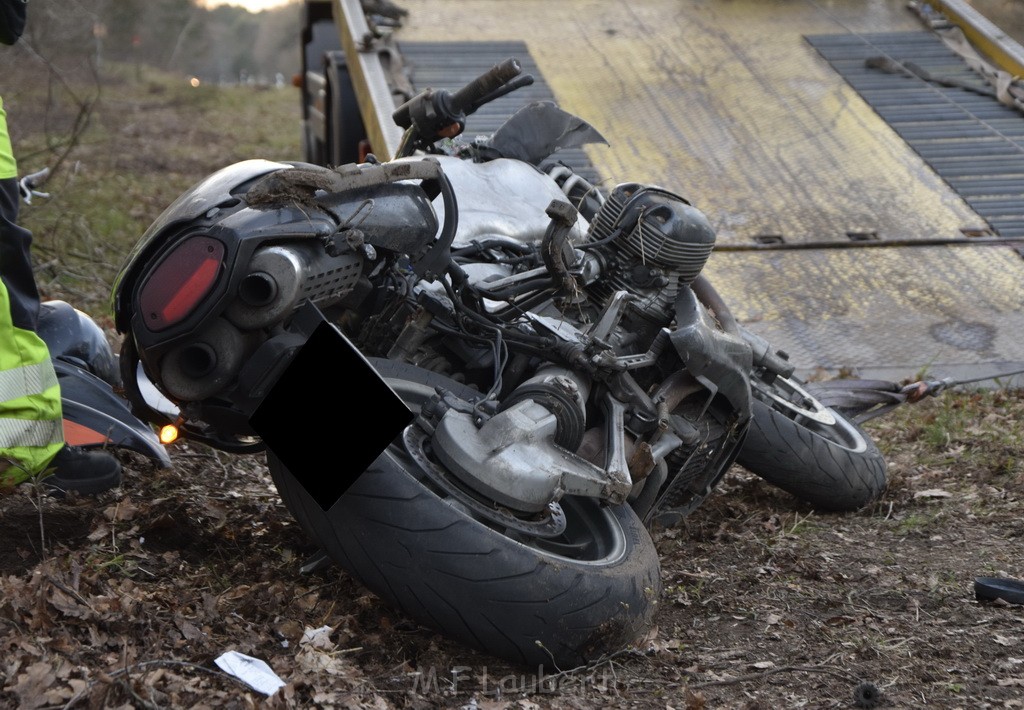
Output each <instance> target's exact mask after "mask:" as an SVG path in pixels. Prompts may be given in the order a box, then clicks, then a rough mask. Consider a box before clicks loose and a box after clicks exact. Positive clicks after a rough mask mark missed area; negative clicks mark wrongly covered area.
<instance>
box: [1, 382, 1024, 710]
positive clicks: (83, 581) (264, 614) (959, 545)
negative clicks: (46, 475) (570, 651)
mask: <svg viewBox="0 0 1024 710" xmlns="http://www.w3.org/2000/svg"><path fill="white" fill-rule="evenodd" d="M1022 415H1024V393H1019V392H1010V393H1001V394H999V395H997V396H992V395H985V396H970V395H947V396H946V397H945V398H943V400H941V401H929V402H926V403H923V404H920V405H916V406H915V408H913V409H908V410H907V411H906V412H901V413H899V414H898V415H893V416H891V417H890V418H889V419H887V420H886V421H885V422H883V423H880V424H878V425H876V426H872V432H873V433H874V434H875V435H876V437H877V438H878V440H879V441H880V442H881V445H882V447H883V449H884V450H885V451H886V452H887V453H888V456H889V459H890V477H891V485H890V488H889V490H888V492H887V493H886V494H885V496H884V497H883V498H882V499H881V500H880V501H878V502H877V503H876V504H874V505H872V506H871V507H870V508H869V509H867V510H864V511H861V512H858V513H855V514H844V515H833V514H819V513H815V512H813V511H812V510H810V509H808V508H806V507H805V506H803V505H802V504H800V503H798V502H796V501H794V500H793V499H792V498H790V497H788V496H787V495H786V494H783V493H781V492H778V491H777V490H776V489H773V488H771V487H769V486H767V485H766V484H764V483H763V482H762V481H760V479H757V478H755V477H753V476H751V475H750V474H748V473H746V472H745V471H743V470H742V469H739V468H736V469H734V470H733V471H732V472H730V474H729V475H728V477H727V478H726V480H725V482H724V484H723V485H722V487H721V488H720V490H719V491H718V493H717V494H716V495H714V496H713V497H712V498H711V499H710V501H709V502H708V503H707V504H706V505H705V506H704V507H703V508H702V509H700V510H698V511H697V512H696V513H694V514H693V515H692V516H691V517H690V518H689V519H688V521H687V522H686V523H685V524H684V525H682V526H681V527H678V528H675V529H672V530H660V531H655V533H654V536H655V539H656V541H657V545H658V548H659V550H660V552H661V561H662V571H663V577H664V587H665V588H664V592H663V595H662V598H661V608H660V611H659V613H658V617H657V629H656V631H654V632H652V633H651V634H650V635H649V636H648V637H647V638H644V639H640V640H638V642H637V643H636V644H635V645H634V646H632V647H629V648H625V649H623V650H622V652H621V653H619V654H617V655H615V656H613V657H611V658H608V659H604V660H602V661H600V662H596V663H594V664H593V665H592V666H590V667H587V668H578V669H564V670H563V672H562V673H551V672H549V673H547V674H540V675H538V673H537V670H536V669H525V668H519V667H510V666H507V665H505V664H503V663H501V662H498V661H496V660H495V659H493V658H490V657H487V656H485V655H481V654H478V653H475V652H472V651H469V650H467V649H465V648H463V647H460V646H459V645H458V644H456V643H453V642H451V641H449V640H447V639H446V638H444V637H443V636H440V635H438V634H435V633H433V632H431V631H429V630H426V629H423V628H421V627H419V626H417V625H416V624H414V623H412V622H410V621H409V620H407V619H406V618H403V616H402V615H401V614H400V613H396V612H395V611H393V610H391V609H389V608H387V607H384V606H382V605H381V603H380V602H379V601H378V600H377V599H376V598H375V597H373V596H372V595H371V594H370V593H368V592H366V591H365V590H364V589H363V588H362V587H361V586H360V585H359V584H358V583H356V582H354V581H353V580H352V579H350V578H349V577H348V576H346V574H345V573H344V572H342V571H341V570H339V569H338V568H329V569H325V570H321V571H318V572H314V573H311V574H307V575H303V574H301V573H300V566H301V565H302V563H303V562H304V561H305V560H306V559H307V558H308V557H309V556H310V555H311V554H312V553H314V552H315V548H313V547H312V546H311V545H310V544H309V542H308V541H307V539H306V538H305V537H304V535H303V533H302V532H301V531H300V530H299V529H298V527H297V525H296V524H294V523H293V522H292V520H291V518H290V516H289V514H288V513H287V511H286V510H285V509H284V508H283V506H282V504H281V503H280V501H279V499H278V496H277V494H276V492H275V490H274V488H273V486H272V484H271V483H270V481H269V477H268V475H267V473H266V470H265V467H264V465H263V461H262V459H261V457H260V456H258V455H252V456H234V457H231V456H227V455H225V454H220V453H217V452H214V451H211V450H207V449H205V448H202V447H196V446H194V445H187V444H186V445H178V446H177V447H176V448H175V449H174V457H173V458H174V466H173V468H171V469H166V470H164V469H156V468H154V467H152V466H150V465H149V463H148V461H147V460H145V459H141V458H136V457H135V456H134V455H130V456H125V457H124V459H123V460H124V461H125V464H126V471H127V477H126V482H125V484H124V485H123V486H122V487H121V488H120V489H119V490H116V491H112V492H109V493H106V494H104V495H103V496H101V497H100V498H98V499H94V498H85V499H80V500H71V499H65V500H57V499H53V498H49V497H45V496H40V495H39V494H38V491H35V490H33V489H32V488H31V487H30V486H23V487H21V488H20V489H18V490H17V492H16V493H15V494H13V495H9V496H7V497H5V498H3V499H2V500H0V535H2V536H3V538H4V539H5V540H6V541H7V544H6V545H5V546H4V548H3V550H2V551H0V628H2V634H0V644H2V645H0V649H2V652H3V655H2V658H3V660H2V662H0V687H2V688H3V691H2V693H0V705H3V706H6V707H12V708H13V707H19V708H39V707H89V708H102V707H146V708H152V707H252V706H254V705H261V706H269V707H314V706H315V707H365V708H435V707H436V708H455V707H469V708H472V707H476V708H589V707H622V708H626V707H643V708H663V707H664V708H668V707H673V708H718V707H724V708H748V709H753V708H779V707H787V708H790V707H792V708H796V707H810V708H848V707H875V706H879V707H900V708H910V707H950V708H952V707H963V708H985V707H1005V708H1013V707H1024V700H1022V697H1024V614H1022V612H1021V608H1022V607H1020V606H1013V605H1009V604H1005V603H994V604H993V603H980V602H978V601H977V600H976V599H975V596H974V592H973V581H974V579H975V577H978V576H1013V575H1019V574H1021V573H1022V565H1021V555H1020V549H1019V540H1020V535H1021V533H1022V531H1024V524H1022V519H1021V506H1022V504H1021V494H1022V480H1024V479H1022V474H1024V470H1022V466H1021V463H1020V460H1019V454H1018V452H1017V451H1016V450H1013V449H1009V448H1006V449H1002V450H1001V449H1000V447H1001V446H1002V444H1001V442H1002V441H1003V437H1004V431H1005V429H1006V427H1012V426H1015V423H1016V422H1018V421H1020V418H1021V416H1022ZM954 420H956V421H959V422H960V423H961V424H963V426H961V425H959V424H956V423H950V422H953V421H954ZM937 427H938V428H937ZM942 427H947V428H948V429H947V430H948V431H949V432H950V436H949V437H948V439H946V440H942V439H941V437H938V439H937V440H935V441H932V440H931V437H933V436H934V435H935V433H936V432H937V431H939V428H942ZM325 627H326V628H325ZM318 629H320V630H321V631H320V632H319V633H314V631H315V630H318ZM304 635H305V636H306V638H305V640H304ZM228 650H236V651H239V652H241V653H244V654H247V655H250V656H253V657H256V658H259V659H262V660H264V661H265V662H267V663H268V664H269V665H270V666H271V668H272V669H273V670H274V671H275V672H276V673H277V675H278V676H279V677H280V678H281V679H283V680H284V681H285V682H286V683H287V685H286V686H285V687H284V688H283V689H282V690H280V691H278V693H277V694H276V695H275V696H273V697H272V698H270V699H269V700H268V699H266V696H264V695H262V694H260V693H258V692H256V691H254V690H252V689H250V688H248V687H246V686H244V685H242V684H241V683H239V682H237V681H236V680H234V679H232V678H231V677H229V676H227V675H225V674H224V673H222V672H221V671H220V670H218V668H217V667H216V666H215V665H214V664H213V659H214V658H216V657H217V656H220V655H221V654H222V653H224V652H225V651H228ZM857 700H859V704H857V702H856V701H857Z"/></svg>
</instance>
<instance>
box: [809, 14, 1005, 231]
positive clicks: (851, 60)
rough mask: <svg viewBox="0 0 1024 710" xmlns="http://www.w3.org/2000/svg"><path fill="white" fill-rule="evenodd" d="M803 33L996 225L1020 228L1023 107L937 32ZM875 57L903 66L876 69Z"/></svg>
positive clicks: (910, 143) (972, 204)
mask: <svg viewBox="0 0 1024 710" xmlns="http://www.w3.org/2000/svg"><path fill="white" fill-rule="evenodd" d="M807 41H808V42H809V43H810V44H811V46H812V47H814V48H815V49H816V50H818V52H820V53H821V55H822V57H824V58H825V59H826V60H827V61H828V62H829V64H831V65H832V67H833V68H834V69H835V70H836V71H837V72H838V73H839V74H840V75H841V76H842V77H843V78H844V79H845V80H846V81H847V82H848V83H849V84H850V86H851V87H853V88H854V89H855V90H856V91H857V93H858V94H860V95H861V97H863V99H864V100H865V101H866V102H867V103H868V104H869V105H870V106H871V107H872V108H873V109H874V110H875V111H876V112H877V113H878V115H879V116H881V117H882V119H884V120H885V122H886V123H888V124H889V125H890V126H891V127H892V128H893V130H895V131H896V133H898V134H899V135H900V136H901V137H903V139H904V140H906V141H907V143H908V144H909V145H910V147H911V148H913V149H914V150H915V151H916V152H917V153H918V154H919V155H920V156H921V157H922V158H923V159H924V161H925V162H926V163H928V165H930V166H931V167H932V169H934V170H935V172H936V173H938V175H939V176H940V177H942V179H943V180H945V181H946V182H947V183H949V185H950V186H951V187H952V188H953V189H954V190H955V191H956V192H957V193H958V194H959V195H961V196H962V197H963V198H964V199H965V200H966V202H967V204H969V205H970V206H971V207H972V208H973V209H974V211H975V212H977V213H978V214H979V215H980V216H981V217H982V218H984V219H985V221H986V222H987V223H988V224H989V226H990V227H991V228H992V229H993V231H994V233H996V234H999V235H1001V236H1006V237H1020V236H1024V114H1022V113H1021V112H1020V111H1017V110H1015V109H1013V108H1010V107H1009V106H1005V105H1004V104H1002V103H1000V102H999V101H998V100H997V99H996V98H995V96H994V93H993V88H992V87H991V86H990V85H989V84H987V83H986V82H985V81H984V80H983V79H982V78H981V77H980V76H979V75H978V74H977V73H976V72H974V71H972V70H971V69H970V68H969V67H968V66H967V65H966V64H965V63H964V62H963V61H962V60H961V59H960V58H959V57H958V56H957V55H956V54H955V53H954V52H953V51H952V50H950V49H948V48H947V47H946V45H945V44H944V43H943V42H942V40H941V39H940V38H939V37H938V36H937V35H934V34H931V33H923V32H893V33H881V34H878V33H876V34H864V35H816V36H810V37H808V38H807ZM876 59H882V60H887V61H889V62H898V63H899V64H901V65H902V66H903V67H909V69H907V70H906V71H905V72H901V71H898V68H897V67H894V66H892V65H891V64H890V65H889V68H888V70H885V69H881V68H878V67H877V65H878V63H879V62H877V61H873V60H876ZM869 62H871V63H873V64H875V65H876V66H869V65H868V64H869ZM918 69H919V70H923V71H916V70H918ZM915 71H916V73H915ZM922 77H931V78H932V80H931V81H928V80H926V79H925V78H922ZM940 82H942V83H940ZM949 84H960V85H962V86H955V85H953V86H951V85H949ZM964 87H971V88H970V89H968V88H964ZM972 89H973V90H972ZM1022 246H1024V245H1022Z"/></svg>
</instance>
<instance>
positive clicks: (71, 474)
mask: <svg viewBox="0 0 1024 710" xmlns="http://www.w3.org/2000/svg"><path fill="white" fill-rule="evenodd" d="M25 6H26V0H0V43H3V44H14V42H16V41H17V40H18V38H19V37H20V36H21V32H22V30H23V29H24V25H25V10H26V7H25ZM19 200H20V194H19V190H18V165H17V163H16V162H15V159H14V151H13V150H12V148H11V139H10V134H9V133H8V130H7V114H6V112H5V111H4V104H3V97H0V489H2V488H6V487H9V486H13V485H17V484H18V483H22V482H24V481H27V480H29V479H32V478H35V477H36V476H39V475H40V474H45V475H44V476H43V477H42V479H41V480H42V481H43V483H44V484H45V485H46V486H47V487H48V488H49V489H50V490H51V491H52V492H54V493H58V494H61V493H64V492H67V491H77V492H79V493H83V494H94V493H99V492H101V491H104V490H107V489H108V488H111V487H113V486H116V485H118V484H119V483H120V482H121V464H120V463H119V462H118V460H117V459H116V458H114V457H113V456H112V455H110V454H108V453H105V452H102V451H85V450H83V449H78V448H76V447H72V446H67V445H65V443H64V428H63V420H62V418H61V400H60V385H59V384H58V382H57V375H56V373H55V372H54V369H53V363H52V361H51V360H50V352H49V350H48V349H47V347H46V343H44V342H43V341H42V339H40V337H39V336H38V335H37V334H36V332H35V331H36V326H37V324H38V317H39V291H38V289H37V287H36V282H35V275H34V274H33V273H32V261H31V256H30V253H29V248H30V246H31V244H32V234H31V233H30V232H29V231H28V230H26V229H23V228H22V227H20V226H19V225H18V224H17V219H18V207H19Z"/></svg>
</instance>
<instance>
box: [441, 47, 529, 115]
mask: <svg viewBox="0 0 1024 710" xmlns="http://www.w3.org/2000/svg"><path fill="white" fill-rule="evenodd" d="M522 71H523V66H522V65H521V64H520V63H519V60H518V59H515V58H511V59H506V60H505V61H503V62H502V63H501V64H495V65H494V66H493V67H491V68H490V69H489V70H488V71H487V72H486V73H484V74H481V75H480V76H478V77H477V78H476V79H474V80H473V81H471V82H470V83H468V84H466V85H465V86H464V87H462V88H461V89H459V90H458V91H456V92H455V93H454V94H452V97H451V107H452V109H453V110H454V111H455V112H456V113H462V112H464V111H465V110H466V109H468V108H470V107H471V106H472V105H473V104H475V103H476V102H477V101H479V100H480V99H482V98H484V97H485V96H487V95H488V94H490V93H491V92H493V91H497V90H498V89H500V88H501V87H502V86H504V85H505V84H506V83H507V82H509V81H511V80H512V79H514V78H516V77H517V76H519V74H520V72H522Z"/></svg>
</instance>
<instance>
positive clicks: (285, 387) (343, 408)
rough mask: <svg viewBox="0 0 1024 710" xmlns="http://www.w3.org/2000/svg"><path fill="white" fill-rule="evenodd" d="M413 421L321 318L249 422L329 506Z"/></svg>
mask: <svg viewBox="0 0 1024 710" xmlns="http://www.w3.org/2000/svg"><path fill="white" fill-rule="evenodd" d="M412 420H413V413H412V411H411V410H410V409H409V408H408V407H407V406H406V405H405V403H404V402H402V400H401V399H400V398H399V397H398V395H396V394H395V392H394V391H393V390H392V389H391V387H389V386H388V384H387V382H385V381H384V379H383V378H382V377H381V376H380V374H379V373H378V372H377V370H376V369H374V367H373V365H371V364H370V362H369V361H368V360H367V359H366V358H365V357H363V355H362V353H360V352H359V350H358V349H357V348H356V347H355V346H354V345H352V343H351V342H349V340H348V338H346V337H345V336H344V335H343V334H342V333H341V331H339V330H338V329H337V328H335V327H334V326H333V325H331V324H330V323H327V322H322V323H320V324H319V325H318V326H317V327H316V329H315V330H314V331H313V334H312V335H311V336H310V338H309V340H307V341H306V343H305V344H304V345H303V346H302V348H301V349H300V350H299V352H298V353H297V354H296V355H295V357H294V358H293V359H292V361H291V363H289V365H288V367H287V368H286V369H285V371H284V373H283V374H282V375H281V377H280V378H279V379H278V380H277V382H276V383H274V386H273V387H272V388H271V389H270V392H269V393H268V394H267V396H266V397H265V398H264V399H263V401H262V402H261V403H260V405H259V406H258V407H257V408H256V411H255V412H254V413H253V415H252V416H251V417H250V419H249V424H250V425H251V426H252V429H253V431H255V432H256V433H257V434H259V436H260V437H261V438H262V439H263V442H264V443H265V444H266V445H267V448H269V449H270V451H271V452H272V453H273V454H274V455H275V456H276V457H277V458H279V459H280V460H281V462H282V463H283V464H284V465H285V467H286V468H287V469H288V470H289V471H290V472H291V474H292V476H294V477H295V479H296V480H297V481H298V482H299V483H300V484H302V486H303V487H304V488H305V489H306V491H307V492H308V493H309V495H310V496H311V497H312V498H313V500H315V501H316V502H317V504H318V505H319V506H320V507H321V508H323V509H324V510H325V511H326V510H329V509H330V508H331V507H332V506H333V505H334V504H335V503H336V502H338V499H339V498H341V496H342V495H343V494H344V493H345V491H347V490H348V489H349V487H350V486H351V485H352V484H353V483H355V481H356V479H357V478H359V476H360V475H361V474H362V473H363V472H364V471H365V470H366V468H367V467H368V466H369V465H370V464H371V463H373V461H374V460H375V459H376V458H377V457H378V456H379V455H380V454H381V453H382V452H383V451H384V449H386V448H387V446H388V444H390V443H391V441H392V440H393V439H394V438H395V437H396V436H398V435H399V434H400V433H401V432H402V430H403V429H405V427H407V426H408V425H409V423H410V422H412Z"/></svg>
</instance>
